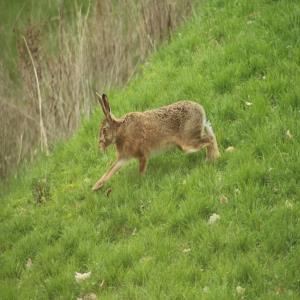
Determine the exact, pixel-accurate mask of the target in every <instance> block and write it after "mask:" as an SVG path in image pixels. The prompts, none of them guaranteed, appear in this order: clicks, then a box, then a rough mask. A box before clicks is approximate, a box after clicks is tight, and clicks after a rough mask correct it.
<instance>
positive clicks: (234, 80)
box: [0, 0, 300, 299]
mask: <svg viewBox="0 0 300 300" xmlns="http://www.w3.org/2000/svg"><path fill="white" fill-rule="evenodd" d="M299 43H300V4H299V2H298V1H268V0H264V1H261V0H256V1H233V0H232V1H222V0H212V1H203V3H202V5H200V7H199V9H198V10H196V11H195V13H194V16H193V17H192V18H191V20H190V21H189V22H188V23H186V25H185V26H184V27H183V28H182V29H181V30H179V31H178V32H177V33H175V34H174V35H173V38H172V41H171V42H170V44H169V45H166V46H165V47H163V48H162V49H160V50H159V51H158V52H157V53H156V54H155V55H154V56H153V57H152V59H151V60H150V62H149V63H147V64H146V65H144V66H143V67H141V70H140V72H139V74H138V75H137V76H136V77H135V78H134V80H132V82H131V84H130V85H129V86H128V87H126V88H125V89H124V90H122V91H112V92H110V93H109V96H110V99H111V106H112V110H113V112H114V114H115V115H117V116H120V115H123V114H125V113H126V112H129V111H134V110H144V109H148V108H152V107H158V106H160V105H164V104H168V103H172V102H174V101H176V100H178V99H194V100H196V101H199V103H202V104H203V106H204V107H205V108H206V111H207V115H208V118H209V119H210V120H211V122H212V124H213V127H214V129H215V132H216V135H217V138H218V141H219V145H220V149H221V152H222V156H221V158H220V159H219V161H218V162H217V163H216V164H207V163H205V162H204V153H196V154H193V155H190V156H186V155H183V154H182V153H181V152H179V151H175V150H174V151H171V152H167V153H165V154H162V155H160V156H157V157H154V158H153V159H152V160H151V161H150V164H149V168H148V171H147V174H146V176H145V177H144V178H140V177H139V176H138V172H137V164H136V163H135V162H133V163H132V164H130V165H129V166H127V167H126V168H125V169H123V170H122V171H121V172H120V173H119V174H118V175H116V176H115V177H114V178H113V179H112V180H111V182H110V183H109V184H108V185H107V186H106V188H109V187H111V188H112V192H111V194H110V195H109V197H107V196H106V193H105V190H106V189H104V190H103V191H100V192H99V193H92V192H91V187H92V184H93V183H94V182H95V181H96V180H97V179H98V178H99V177H100V176H101V175H102V173H103V172H104V171H105V170H106V169H107V168H108V166H109V164H110V163H111V162H112V161H113V159H114V151H113V149H111V150H110V151H109V152H108V154H107V155H104V154H101V153H99V152H98V149H97V134H98V132H97V131H98V122H99V120H100V119H101V118H102V113H101V111H100V109H99V108H96V109H95V112H94V114H93V116H92V118H91V120H88V121H85V122H84V124H83V126H82V128H81V129H80V130H79V132H78V133H77V134H76V135H75V136H74V137H73V138H72V139H71V140H70V141H69V142H67V143H61V144H59V145H57V147H56V149H55V151H54V152H53V154H51V156H50V157H43V156H41V157H40V159H39V161H38V162H37V163H36V165H35V166H32V167H29V168H27V170H26V169H25V168H24V170H23V171H22V172H20V174H19V175H18V176H16V178H15V179H12V180H11V182H10V184H9V187H6V188H4V186H2V188H1V194H0V195H1V203H0V205H1V208H0V224H1V225H0V229H1V230H0V265H1V268H0V298H2V299H74V298H76V297H83V296H84V295H86V294H88V293H90V292H93V293H95V294H97V296H99V298H101V299H241V298H245V299H274V298H275V297H276V299H299V297H300V268H299V266H300V244H299V238H300V220H299V216H300V214H299V212H300V207H299V179H300V178H299V177H300V163H299V150H300V147H299V129H300V128H299V127H300V125H299V124H300V123H299V115H300V105H299V104H300V101H299V97H300V84H299V78H300V67H299V65H300V47H299ZM288 130H289V131H288ZM229 146H233V147H234V149H235V151H233V152H226V151H224V150H225V149H226V148H227V147H229ZM4 190H5V191H4ZM224 196H226V198H227V199H228V202H227V203H224V201H221V202H223V203H221V202H220V198H221V199H225V198H224ZM225 202H226V201H225ZM213 213H217V214H219V215H220V220H219V221H218V222H216V223H215V224H212V225H209V224H208V219H209V217H210V216H211V215H212V214H213ZM29 258H31V260H32V266H31V267H29V268H28V267H26V262H27V261H28V259H29ZM88 271H91V272H92V273H91V276H90V278H89V279H87V280H86V281H84V282H82V283H80V284H79V283H77V282H76V281H75V279H74V273H75V272H88ZM237 286H241V287H242V288H245V291H244V294H243V295H241V294H238V293H237V291H236V287H237Z"/></svg>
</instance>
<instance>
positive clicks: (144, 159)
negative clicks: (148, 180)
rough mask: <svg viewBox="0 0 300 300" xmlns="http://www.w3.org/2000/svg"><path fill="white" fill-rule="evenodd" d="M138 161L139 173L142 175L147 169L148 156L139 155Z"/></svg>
mask: <svg viewBox="0 0 300 300" xmlns="http://www.w3.org/2000/svg"><path fill="white" fill-rule="evenodd" d="M139 162H140V174H141V175H144V174H145V172H146V170H147V165H148V158H147V157H145V156H143V157H140V158H139Z"/></svg>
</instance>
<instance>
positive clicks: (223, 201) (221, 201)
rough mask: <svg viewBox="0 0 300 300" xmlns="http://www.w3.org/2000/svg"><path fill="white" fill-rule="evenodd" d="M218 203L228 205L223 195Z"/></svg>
mask: <svg viewBox="0 0 300 300" xmlns="http://www.w3.org/2000/svg"><path fill="white" fill-rule="evenodd" d="M220 203H221V204H227V203H228V198H227V197H226V196H225V195H222V196H221V197H220Z"/></svg>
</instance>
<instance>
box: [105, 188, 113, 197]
mask: <svg viewBox="0 0 300 300" xmlns="http://www.w3.org/2000/svg"><path fill="white" fill-rule="evenodd" d="M111 192H112V188H109V189H107V190H106V197H109V195H110V193H111Z"/></svg>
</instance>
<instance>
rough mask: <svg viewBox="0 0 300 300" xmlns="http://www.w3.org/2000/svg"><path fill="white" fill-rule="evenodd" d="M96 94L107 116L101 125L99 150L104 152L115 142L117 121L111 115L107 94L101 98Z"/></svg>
mask: <svg viewBox="0 0 300 300" xmlns="http://www.w3.org/2000/svg"><path fill="white" fill-rule="evenodd" d="M96 94H97V96H98V100H99V103H100V105H101V107H102V110H103V113H104V116H105V118H104V120H103V121H102V122H101V123H100V128H99V148H100V149H101V150H102V151H105V150H106V148H107V147H108V146H109V145H111V144H113V143H114V142H115V139H116V121H115V120H114V117H113V116H112V114H111V111H110V106H109V103H108V99H107V96H106V95H105V94H103V95H102V96H101V95H100V94H98V93H97V92H96Z"/></svg>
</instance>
